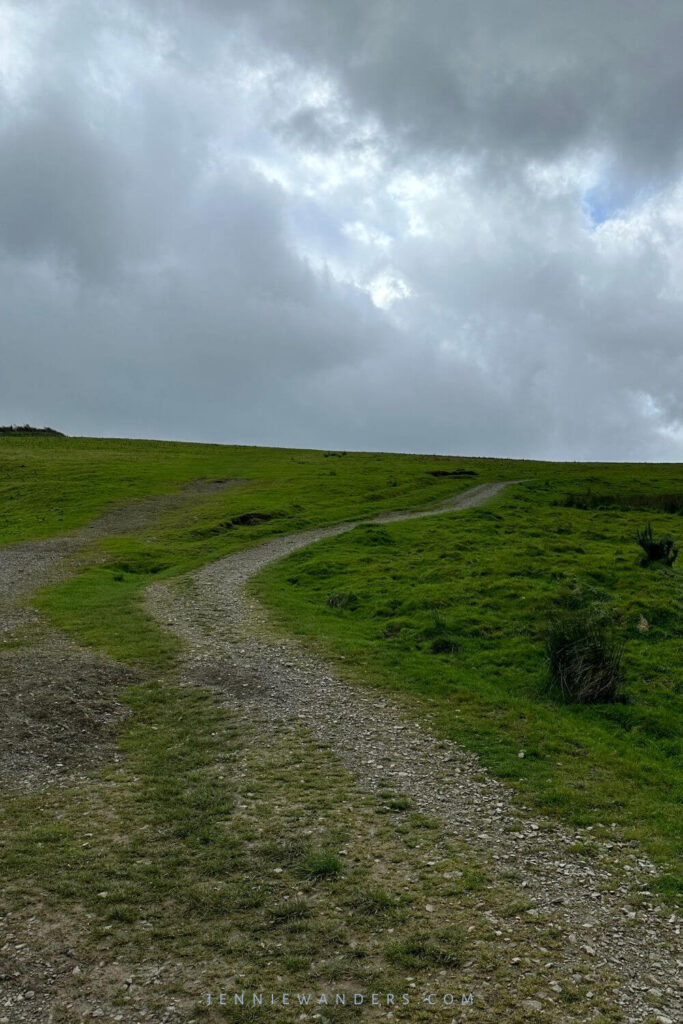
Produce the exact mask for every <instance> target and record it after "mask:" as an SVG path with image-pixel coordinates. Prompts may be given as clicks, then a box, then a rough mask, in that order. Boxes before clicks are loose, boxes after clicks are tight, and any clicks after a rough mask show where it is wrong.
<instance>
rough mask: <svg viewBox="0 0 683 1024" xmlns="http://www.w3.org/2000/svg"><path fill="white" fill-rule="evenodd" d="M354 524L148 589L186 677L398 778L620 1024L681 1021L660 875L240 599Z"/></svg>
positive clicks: (671, 926)
mask: <svg viewBox="0 0 683 1024" xmlns="http://www.w3.org/2000/svg"><path fill="white" fill-rule="evenodd" d="M503 486H505V485H504V484H484V485H481V486H479V487H476V488H473V489H472V490H470V491H467V492H466V493H464V494H462V495H459V496H458V497H456V498H454V499H450V500H449V501H448V502H443V503H442V504H441V505H440V506H438V507H435V508H433V509H431V510H429V511H423V512H418V513H392V514H387V515H384V516H379V517H378V518H377V519H375V520H373V522H378V523H382V522H392V521H398V520H400V519H408V518H415V517H422V516H427V515H436V514H439V513H443V512H446V511H455V510H457V509H463V508H468V507H471V506H473V505H477V504H480V503H482V502H483V501H486V500H487V499H488V498H490V497H492V496H493V495H494V494H496V493H497V492H499V491H500V490H501V489H502V487H503ZM353 526H354V524H352V523H351V524H348V523H347V524H341V525H337V526H333V527H324V528H320V529H316V530H309V531H306V532H302V533H298V534H294V535H289V536H285V537H278V538H276V539H275V540H272V541H268V542H266V543H264V544H262V545H260V546H259V547H255V548H251V549H249V550H247V551H242V552H238V553H237V554H234V555H231V556H229V557H227V558H224V559H222V560H220V561H218V562H215V563H213V564H211V565H209V566H207V567H205V568H203V569H201V570H199V571H198V572H196V573H194V574H192V576H191V577H190V579H191V585H189V586H188V585H185V586H169V585H156V586H154V587H152V588H150V590H149V591H148V603H149V608H150V610H151V612H152V613H153V614H154V615H156V617H157V618H158V619H159V621H160V622H161V623H163V624H164V625H165V626H166V628H169V629H172V630H173V631H175V632H177V633H179V634H180V635H181V636H182V637H183V638H184V639H185V641H186V642H187V646H188V650H187V654H186V657H185V659H184V662H183V664H182V667H181V669H180V673H181V676H182V679H183V681H184V682H186V683H187V684H194V685H201V686H209V687H211V688H213V689H214V690H215V691H217V692H219V693H221V694H224V695H225V702H226V704H227V705H228V706H229V707H231V708H233V709H236V710H239V711H241V712H242V713H244V714H246V715H254V716H255V717H257V718H259V719H261V718H263V717H264V716H265V717H267V718H268V719H269V720H270V721H271V722H273V723H274V724H275V725H277V723H278V722H281V723H283V725H284V724H285V723H291V722H292V721H293V720H299V721H300V722H301V723H303V724H304V725H306V726H307V727H308V728H309V729H310V730H311V732H312V733H313V735H314V736H315V737H316V738H317V739H318V740H320V741H321V742H323V743H325V744H327V745H329V747H330V748H331V749H332V750H333V751H334V752H335V753H336V754H337V756H339V757H340V758H341V759H342V761H343V762H344V763H345V764H346V765H347V766H348V767H349V768H350V769H352V770H353V772H354V773H356V775H357V778H358V781H359V783H360V784H361V785H362V786H364V787H367V788H369V789H372V790H377V789H379V788H381V787H382V785H383V784H385V783H386V781H387V780H390V781H391V784H392V786H394V787H396V788H399V789H400V790H401V791H402V792H403V793H405V794H406V795H407V796H409V797H410V798H411V800H412V801H413V804H414V806H415V808H416V809H417V810H419V811H423V812H425V813H428V814H431V815H434V816H436V817H438V818H439V819H440V820H441V821H442V822H443V823H444V825H445V826H446V827H447V828H449V829H453V830H456V831H457V832H458V833H459V834H461V835H466V836H467V837H468V840H469V843H470V844H471V848H472V850H473V851H478V850H481V851H482V854H483V853H486V854H487V855H488V856H489V857H490V856H492V857H493V859H494V860H495V862H496V863H497V864H498V866H499V869H500V872H501V874H502V873H504V872H510V871H514V872H515V873H516V874H517V875H518V876H519V877H520V891H521V893H522V895H524V896H525V897H526V898H528V901H529V903H530V904H531V906H530V909H528V910H527V911H526V913H527V914H530V915H532V916H533V915H537V916H538V917H539V919H542V920H551V921H553V922H555V923H556V924H557V925H558V926H560V927H561V928H562V929H563V931H564V934H565V936H566V944H565V953H564V967H565V968H570V967H572V966H575V970H577V971H578V972H579V974H578V975H577V980H578V979H583V980H584V981H585V982H586V983H587V985H588V986H590V980H591V977H593V978H599V979H601V981H604V980H605V979H608V978H610V979H611V978H613V979H614V981H613V987H612V991H613V996H614V1007H615V1008H616V1007H619V1008H620V1010H621V1012H622V1014H623V1020H625V1021H628V1022H634V1024H636V1022H645V1021H647V1022H650V1021H657V1022H660V1024H674V1022H678V1021H681V1020H683V1000H682V989H681V977H682V968H683V949H682V948H681V944H680V924H679V922H678V920H677V919H675V917H674V916H673V915H672V914H671V913H670V912H668V911H667V910H666V908H664V907H663V906H661V905H659V904H658V902H657V897H656V896H655V895H653V894H652V893H651V891H650V888H649V885H650V884H651V880H652V878H653V876H654V875H655V869H654V868H653V866H652V865H651V863H650V862H649V861H648V860H647V858H646V857H645V856H644V855H643V854H642V853H641V852H640V851H639V849H638V848H637V847H636V846H635V845H632V844H625V843H620V842H618V841H617V840H616V839H615V840H614V841H612V842H608V841H605V840H604V839H600V840H597V839H594V837H593V836H592V831H591V830H590V829H586V830H579V831H571V830H569V829H565V828H562V827H560V826H558V825H557V824H555V823H551V822H549V821H545V820H541V819H534V818H533V817H532V816H531V814H530V813H529V811H528V809H526V808H524V807H520V805H519V804H518V803H515V802H513V799H512V794H511V792H510V791H509V790H508V789H507V788H506V787H505V786H504V785H503V784H501V783H499V782H497V781H496V780H494V779H493V778H491V777H490V776H489V775H488V774H487V773H486V772H485V771H484V770H483V769H482V768H481V767H480V766H479V765H478V763H477V758H476V756H474V755H472V754H470V753H468V752H466V751H464V750H463V749H461V748H460V747H458V746H457V745H456V744H454V743H451V742H447V741H444V740H439V739H437V738H435V737H434V736H433V735H431V734H430V731H429V721H428V717H427V719H426V720H423V724H420V723H418V722H415V721H413V720H411V719H410V718H408V717H406V715H405V713H404V712H403V711H402V710H401V708H400V707H399V705H398V704H397V703H396V702H395V701H393V700H392V699H391V698H389V697H386V696H383V695H378V694H377V693H374V692H370V691H367V690H362V689H360V688H359V687H351V686H349V685H348V684H346V683H345V682H343V681H342V680H341V679H339V678H337V677H336V676H335V673H334V669H333V668H332V667H331V666H330V665H329V664H326V663H325V662H323V661H321V660H320V659H319V658H317V657H316V656H314V655H313V654H311V653H310V652H308V651H306V650H305V649H304V648H303V647H302V646H301V645H300V644H298V643H297V642H296V641H295V640H293V639H283V638H282V637H276V636H274V635H273V634H272V631H270V629H269V626H268V621H267V616H266V614H265V612H264V610H263V608H262V607H261V606H260V605H259V604H258V602H256V601H255V600H254V599H252V598H251V597H250V596H248V595H247V594H246V593H245V588H244V585H245V583H246V582H247V580H248V579H249V578H250V577H251V576H253V575H254V574H255V573H257V572H258V571H259V570H260V569H261V568H263V567H264V566H265V565H267V564H269V563H270V562H273V561H275V560H277V559H280V558H283V557H285V556H286V555H288V554H290V553H291V552H293V551H296V550H298V549H299V548H301V547H304V546H306V545H308V544H312V543H314V542H315V541H318V540H321V539H323V538H327V537H334V536H337V535H339V534H341V533H344V532H346V531H348V530H350V529H353ZM586 840H591V842H592V843H593V845H596V844H597V847H598V855H597V856H595V855H593V856H590V857H586V856H583V855H580V854H579V853H578V852H577V851H576V850H574V849H573V847H574V846H575V844H576V843H579V842H580V843H585V842H586ZM512 962H513V963H514V960H513V961H512ZM585 963H588V965H589V967H588V969H587V970H586V968H585V967H584V966H583V965H584V964H585ZM552 966H553V965H550V964H549V965H548V967H549V968H550V967H552ZM523 970H524V967H523V965H521V966H520V971H522V972H523ZM582 971H583V973H581V972H582ZM551 987H552V983H551ZM588 991H589V992H590V988H589V989H588ZM586 999H587V1003H586V1020H592V1019H593V1016H594V1015H597V1016H599V1011H598V1010H597V1008H596V1010H595V1011H592V1010H591V1009H590V994H588V995H587V997H586ZM532 1002H533V1001H532ZM529 1009H530V1010H535V1009H538V1010H539V1011H540V1010H541V1009H542V1007H541V1004H540V1003H539V1004H538V1006H537V1007H533V1006H531V1007H529Z"/></svg>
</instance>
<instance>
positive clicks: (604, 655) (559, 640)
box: [546, 610, 624, 704]
mask: <svg viewBox="0 0 683 1024" xmlns="http://www.w3.org/2000/svg"><path fill="white" fill-rule="evenodd" d="M622 654H623V645H622V644H620V643H618V642H616V641H615V640H613V639H612V637H611V636H610V635H609V634H608V632H607V629H606V627H605V624H604V622H603V621H602V620H601V619H598V618H597V617H596V615H595V614H594V613H593V612H591V611H586V610H580V611H576V612H573V613H566V614H564V615H562V616H560V617H559V618H556V619H554V620H553V621H552V622H551V623H550V625H549V627H548V633H547V636H546V657H547V659H548V689H549V690H550V691H551V692H552V691H554V692H556V693H558V694H559V695H560V696H561V697H562V699H563V700H566V701H571V702H575V703H578V704H600V703H614V702H617V701H623V700H624V697H623V694H622V687H623V676H622V672H621V657H622Z"/></svg>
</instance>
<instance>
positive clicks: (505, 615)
mask: <svg viewBox="0 0 683 1024" xmlns="http://www.w3.org/2000/svg"><path fill="white" fill-rule="evenodd" d="M200 479H201V480H204V481H209V482H210V481H215V482H219V481H235V484H234V486H231V487H229V488H228V489H226V490H225V491H220V490H219V491H216V492H215V493H211V494H205V493H196V494H194V493H193V492H191V491H188V492H187V500H186V501H185V502H184V503H182V504H181V505H180V506H179V507H175V508H172V509H171V510H169V511H167V512H166V513H164V514H163V515H162V516H161V518H160V519H159V520H158V521H157V522H155V523H154V525H153V526H151V527H149V528H146V529H143V530H141V531H139V532H137V533H133V534H127V535H120V536H114V537H108V538H104V539H101V540H98V541H94V542H92V543H91V544H90V547H89V552H88V556H87V558H86V561H85V565H83V564H82V565H81V567H80V569H79V571H78V573H77V574H76V575H75V576H74V577H73V578H71V579H69V580H67V581H66V582H64V583H61V584H59V585H58V586H56V587H52V588H49V589H47V590H46V591H43V593H42V594H41V595H40V596H39V598H38V605H39V606H40V607H41V608H42V609H43V610H45V611H47V612H48V613H49V615H50V616H51V617H52V618H53V620H54V621H55V622H56V623H57V624H58V625H59V626H61V627H63V628H66V629H67V630H69V631H71V632H72V633H73V634H74V635H75V636H76V637H77V638H78V639H79V640H81V641H82V642H84V643H87V644H90V645H94V646H96V647H98V648H101V649H103V650H105V651H106V652H108V653H109V654H112V655H113V656H115V657H116V658H118V659H121V660H123V661H125V662H127V663H130V664H133V665H144V666H146V667H147V668H160V667H163V666H168V665H169V664H170V663H171V662H172V659H173V656H174V653H175V650H174V648H173V645H172V644H170V643H169V640H168V636H167V635H166V634H163V633H161V631H160V630H159V627H158V626H157V625H156V623H154V622H153V621H152V620H151V619H150V618H149V617H148V616H147V615H146V614H145V612H144V610H143V607H142V601H141V595H142V590H143V588H144V587H145V586H146V585H147V584H148V583H149V582H151V581H152V580H154V579H159V578H163V577H167V576H172V575H176V574H179V573H182V572H185V571H187V570H189V569H191V568H194V567H196V566H198V565H200V564H202V563H205V562H207V561H210V560H213V559H216V558H218V557H221V556H222V555H225V554H228V553H230V552H232V551H235V550H237V549H238V548H240V547H244V546H248V545H253V544H256V543H259V542H260V541H261V540H263V539H264V538H267V537H269V536H272V535H274V534H277V533H288V532H291V531H296V530H301V529H304V528H307V527H311V526H314V525H319V524H325V523H333V522H337V521H345V520H349V519H363V518H370V517H372V516H373V515H375V514H377V513H379V512H381V511H383V510H388V509H394V508H414V507H419V506H421V505H426V504H429V503H432V502H436V501H438V500H439V499H442V498H445V497H447V496H449V495H452V494H453V493H456V492H459V491H462V490H464V489H466V488H467V487H469V486H472V485H473V484H476V483H481V482H485V481H492V480H506V479H507V480H519V481H522V482H521V483H516V484H515V485H514V486H513V487H511V488H509V489H508V490H507V491H506V492H504V493H503V495H502V496H500V497H499V498H498V499H496V501H495V502H494V503H493V504H492V505H489V506H487V507H485V508H480V509H472V510H469V511H466V512H460V513H457V514H453V515H444V516H439V517H437V518H434V519H428V520H417V521H413V522H405V523H396V524H389V525H385V526H382V527H372V526H366V527H361V528H359V529H357V530H355V531H354V532H352V533H350V534H347V535H344V536H342V537H339V538H336V539H334V540H328V541H326V542H322V543H319V544H317V545H315V546H313V547H310V548H308V549H304V550H303V551H301V552H299V553H297V554H295V555H293V556H292V557H290V558H289V559H287V560H285V561H282V562H280V563H278V564H276V565H275V566H273V567H271V568H270V569H269V570H267V571H266V572H265V573H264V574H262V576H261V578H260V579H259V581H258V583H257V585H256V589H257V591H258V593H259V595H260V596H261V597H262V598H263V599H264V600H265V601H266V602H267V604H268V605H269V607H270V608H271V609H272V611H273V614H274V616H275V617H276V619H277V620H278V621H279V622H280V623H281V625H282V626H284V627H286V628H288V629H290V630H294V631H296V632H297V633H298V634H299V635H301V636H302V637H304V638H306V639H307V640H308V642H310V643H311V644H314V645H316V646H318V647H319V648H321V649H322V650H323V651H325V652H326V653H328V654H330V655H335V656H337V657H338V656H339V655H343V656H344V671H345V672H346V674H347V676H348V677H349V678H350V679H354V680H362V681H364V682H366V683H369V684H371V685H376V686H383V687H386V688H389V689H391V690H393V691H395V692H397V693H398V694H400V695H401V696H402V697H403V698H404V699H406V700H408V702H409V703H410V705H411V707H412V708H413V711H414V713H416V714H418V715H421V714H425V713H428V714H429V715H430V720H431V723H432V726H433V727H434V728H436V729H438V730H440V731H441V732H442V733H443V734H444V735H445V736H448V737H451V738H454V739H456V740H458V741H459V742H461V743H463V744H464V745H465V746H467V747H469V748H471V749H473V750H475V751H477V752H478V753H479V754H480V755H481V757H482V760H483V762H484V763H485V764H486V765H487V766H488V767H489V768H490V770H491V771H492V772H493V773H494V774H496V775H498V776H499V777H501V778H504V779H506V780H507V781H509V782H510V783H511V784H513V785H515V786H517V787H518V788H519V789H520V791H521V792H522V793H523V794H524V797H525V799H527V800H529V801H532V802H533V803H534V804H535V805H536V806H537V807H538V808H540V809H542V810H543V811H544V812H546V813H554V814H557V815H560V816H561V817H565V818H567V819H569V820H571V821H572V822H575V823H580V824H584V825H585V824H590V823H592V824H596V825H597V824H600V823H605V824H607V825H611V823H612V822H614V823H615V824H616V826H617V827H619V828H620V829H621V830H623V832H624V834H625V835H626V836H633V837H636V838H638V839H639V840H641V841H642V842H643V843H644V844H645V846H646V848H647V849H648V850H650V852H651V853H652V854H653V855H655V856H656V857H657V858H658V859H659V860H660V861H661V863H662V864H665V865H668V866H669V867H671V865H673V863H674V861H675V860H676V856H677V850H678V851H679V850H680V824H679V823H678V818H679V816H678V815H677V814H676V807H677V801H679V800H680V795H681V791H680V768H681V756H680V754H681V671H680V664H681V654H682V649H681V638H682V636H683V625H682V621H681V607H683V604H682V602H681V597H682V596H683V590H682V585H681V575H680V569H677V568H676V565H675V564H674V566H673V568H671V567H666V566H664V565H662V564H651V565H649V566H648V567H643V566H642V565H641V564H640V555H641V554H642V552H640V549H639V548H638V547H637V546H636V544H635V541H634V538H635V535H636V532H637V530H638V529H639V528H641V527H642V526H643V525H644V524H645V523H646V522H651V523H652V526H653V530H654V532H655V534H658V533H661V534H671V535H673V536H674V537H676V536H678V538H679V539H681V538H683V518H682V517H681V512H683V497H682V495H683V472H682V470H681V467H680V466H678V465H635V464H634V465H628V464H623V465H622V464H610V465H600V464H575V463H572V464H559V463H557V464H556V463H539V462H523V461H514V460H497V459H476V458H443V457H432V456H411V455H393V454H377V453H343V452H317V451H308V450H285V449H260V448H247V447H231V446H225V447H224V446H219V445H197V444H176V443H170V442H152V441H125V440H99V439H92V438H55V437H45V436H24V437H20V436H13V437H10V436H4V437H0V481H1V482H0V499H1V502H2V504H1V506H0V507H1V509H2V511H1V512H0V542H1V543H3V544H7V543H12V542H16V541H23V540H30V539H35V538H43V537H48V536H52V535H55V534H59V533H64V532H68V531H71V530H73V529H75V528H77V527H79V526H82V525H83V524H84V523H86V522H88V521H89V520H91V519H92V518H93V517H95V516H97V515H99V514H101V513H103V512H105V511H106V510H107V509H108V508H111V507H112V506H116V505H117V504H120V503H121V502H129V501H131V500H132V499H140V498H144V497H148V496H154V495H164V494H170V493H173V492H178V491H181V490H182V489H183V488H184V487H187V486H188V485H190V484H191V483H192V482H193V481H197V480H200ZM340 595H341V599H339V597H340ZM568 608H574V609H576V608H583V609H590V610H592V611H593V612H594V613H595V614H596V615H597V616H598V617H600V618H602V619H603V620H604V621H605V622H606V623H607V624H608V625H609V628H610V630H611V631H612V633H613V634H614V635H615V636H616V637H617V639H618V641H619V643H622V644H623V645H624V658H623V667H624V675H625V698H626V699H625V701H624V702H623V703H608V704H595V705H592V706H582V705H577V704H571V703H570V704H567V703H565V702H562V701H561V700H559V699H558V698H557V697H556V696H553V695H552V694H549V693H547V692H546V691H545V690H544V681H545V678H546V674H547V666H546V661H545V654H544V636H545V633H546V630H547V624H548V620H549V619H550V618H551V617H552V616H553V615H554V614H560V613H561V612H562V611H564V610H566V609H568ZM661 884H662V885H663V886H664V887H673V886H675V884H676V883H675V881H674V876H673V874H671V875H669V874H667V875H666V877H665V878H664V879H663V881H662V883H661Z"/></svg>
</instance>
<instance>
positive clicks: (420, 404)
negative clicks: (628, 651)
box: [0, 0, 683, 458]
mask: <svg viewBox="0 0 683 1024" xmlns="http://www.w3.org/2000/svg"><path fill="white" fill-rule="evenodd" d="M2 17H3V18H4V22H3V23H2V24H0V29H2V30H3V34H4V37H5V38H6V40H7V42H6V43H5V45H4V46H3V48H2V51H1V52H2V55H3V66H2V68H1V69H0V99H1V100H2V107H1V108H0V109H1V113H0V300H1V301H2V304H3V328H2V336H3V375H2V385H1V387H2V392H1V393H0V397H1V398H2V401H3V407H4V412H3V419H8V420H16V421H21V422H24V421H26V420H27V419H29V420H31V419H32V420H36V421H39V422H51V423H53V424H54V425H55V426H57V427H62V428H63V429H66V430H69V431H72V432H84V433H95V434H96V433H99V432H101V433H114V434H118V435H129V436H130V435H136V434H137V435H147V436H150V435H155V436H167V437H176V438H187V439H193V438H197V439H205V440H222V441H230V440H233V441H239V442H244V443H250V442H251V443H283V444H286V443H289V444H301V445H312V446H313V445H320V446H336V447H347V448H349V447H360V448H373V447H374V448H384V449H405V450H438V451H453V452H458V451H460V452H473V453H475V452H479V453H484V454H508V455H514V454H519V455H531V456H544V455H549V456H555V457H596V458H597V457H613V458H658V457H662V458H663V457H668V458H671V457H674V458H675V457H679V456H680V451H681V447H682V445H683V405H682V395H683V391H682V389H681V384H682V382H683V358H682V355H681V346H680V330H681V315H682V311H683V307H682V304H681V303H682V299H683V295H682V294H681V288H680V281H681V280H682V279H683V278H682V277H681V272H682V271H683V245H682V244H681V242H682V238H681V227H682V226H683V185H682V184H681V180H680V177H681V139H682V131H681V129H682V127H683V124H682V120H683V107H682V106H681V104H680V103H679V96H680V93H681V85H682V84H683V82H682V81H681V79H682V77H683V74H682V72H681V70H680V60H679V53H680V51H681V45H682V44H683V8H681V7H680V5H679V4H678V3H673V2H671V3H669V2H664V0H662V2H659V3H658V4H656V5H648V6H646V5H643V4H642V3H631V2H624V0H618V2H617V0H602V2H601V3H595V2H593V3H588V2H586V0H577V2H574V3H564V2H560V0H557V2H551V0H543V2H541V0H539V2H536V3H530V2H520V0H510V2H506V3H500V2H497V0H496V2H493V0H477V2H476V3H474V2H458V0H429V2H426V3H420V4H417V3H415V2H413V0H411V2H408V0H391V2H389V0H373V2H371V3H368V2H367V0H363V2H361V0H345V2H344V3H333V2H332V0H329V2H327V0H306V2H304V0H250V2H248V3H247V2H246V0H240V2H238V0H230V2H218V0H214V2H212V0H193V2H192V3H189V2H180V0H179V2H176V3H173V4H169V3H166V2H164V3H162V2H154V0H137V2H130V3H123V2H121V3H111V4H107V5H100V4H95V3H93V2H91V0H60V2H57V0H55V2H50V0H44V2H27V3H22V4H19V3H15V4H8V5H5V8H3V12H2ZM646 348H647V349H648V351H649V353H650V354H649V356H648V357H647V358H645V356H644V352H645V350H646Z"/></svg>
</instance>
